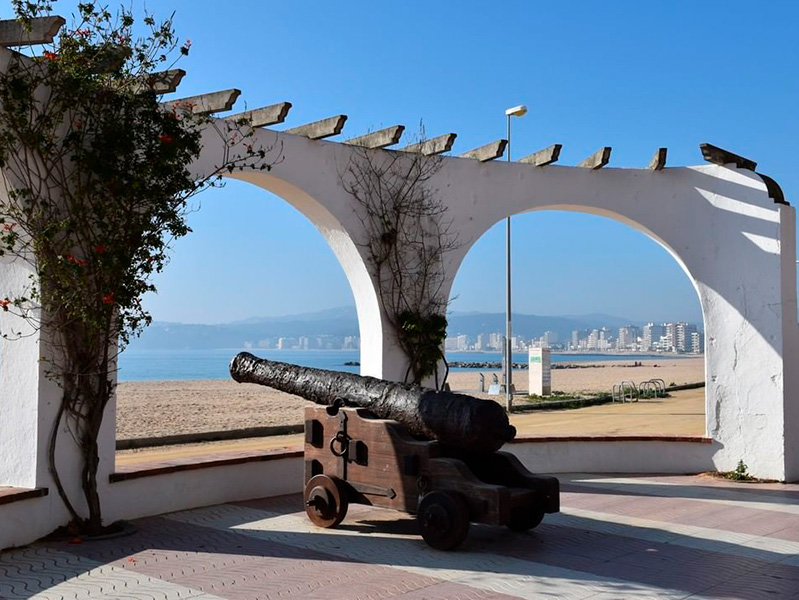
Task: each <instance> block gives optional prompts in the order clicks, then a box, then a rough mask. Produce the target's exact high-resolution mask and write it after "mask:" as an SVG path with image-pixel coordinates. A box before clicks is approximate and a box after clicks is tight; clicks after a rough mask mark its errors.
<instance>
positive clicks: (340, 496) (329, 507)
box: [303, 475, 349, 528]
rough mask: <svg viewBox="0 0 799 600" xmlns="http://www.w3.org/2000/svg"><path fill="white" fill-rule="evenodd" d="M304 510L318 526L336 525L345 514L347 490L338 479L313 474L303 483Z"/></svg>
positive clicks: (347, 504)
mask: <svg viewBox="0 0 799 600" xmlns="http://www.w3.org/2000/svg"><path fill="white" fill-rule="evenodd" d="M303 499H304V500H305V512H306V513H307V515H308V518H309V519H310V520H311V522H312V523H313V524H314V525H317V526H318V527H325V528H329V527H336V526H337V525H338V524H339V523H341V522H342V521H343V520H344V517H345V516H347V508H348V507H349V502H348V501H347V492H346V489H345V488H344V484H343V482H342V481H340V480H339V479H333V478H331V477H328V476H327V475H314V476H313V477H311V479H310V480H308V483H306V484H305V492H304V494H303Z"/></svg>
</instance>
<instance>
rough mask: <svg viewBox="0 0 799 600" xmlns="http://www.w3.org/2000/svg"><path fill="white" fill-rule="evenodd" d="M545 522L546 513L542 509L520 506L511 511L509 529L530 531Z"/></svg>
mask: <svg viewBox="0 0 799 600" xmlns="http://www.w3.org/2000/svg"><path fill="white" fill-rule="evenodd" d="M543 520H544V511H543V510H542V509H540V508H533V507H522V506H518V507H516V508H514V509H512V510H511V511H510V521H508V529H511V530H513V531H530V530H531V529H534V528H535V527H538V526H539V525H540V524H541V521H543Z"/></svg>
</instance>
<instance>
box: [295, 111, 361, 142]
mask: <svg viewBox="0 0 799 600" xmlns="http://www.w3.org/2000/svg"><path fill="white" fill-rule="evenodd" d="M346 121H347V115H336V116H335V117H328V118H327V119H322V120H320V121H314V122H313V123H306V124H305V125H300V126H299V127H293V128H291V129H286V130H285V133H293V134H294V135H302V136H304V137H307V138H310V139H312V140H321V139H324V138H327V137H330V136H333V135H338V134H339V133H341V130H342V129H344V123H345V122H346Z"/></svg>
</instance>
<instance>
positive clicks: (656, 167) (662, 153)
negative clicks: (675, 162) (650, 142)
mask: <svg viewBox="0 0 799 600" xmlns="http://www.w3.org/2000/svg"><path fill="white" fill-rule="evenodd" d="M667 152H668V149H667V148H658V149H657V151H656V152H655V155H654V156H653V157H652V160H650V161H649V168H650V169H651V170H652V171H662V170H663V167H665V166H666V153H667Z"/></svg>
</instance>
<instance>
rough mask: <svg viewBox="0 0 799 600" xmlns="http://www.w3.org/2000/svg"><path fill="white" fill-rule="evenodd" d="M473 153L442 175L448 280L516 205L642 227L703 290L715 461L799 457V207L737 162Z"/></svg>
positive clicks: (786, 461)
mask: <svg viewBox="0 0 799 600" xmlns="http://www.w3.org/2000/svg"><path fill="white" fill-rule="evenodd" d="M463 162H464V161H462V160H457V159H456V160H452V161H448V162H447V164H446V166H445V168H444V169H442V181H440V182H437V183H438V186H439V188H441V189H445V188H446V189H447V192H448V207H449V209H450V211H451V215H452V216H453V219H454V222H455V224H456V227H457V229H458V231H459V232H460V234H461V241H462V244H463V245H462V248H461V250H460V252H459V253H458V255H457V256H453V257H451V259H450V262H449V264H448V265H447V274H448V277H449V279H450V285H451V282H452V279H453V278H454V275H455V273H456V272H457V269H458V267H459V266H460V262H461V260H462V258H463V254H465V252H466V251H467V250H468V248H469V247H471V245H472V244H473V243H474V241H475V240H476V239H478V238H479V237H481V236H482V235H483V233H485V231H487V230H488V229H489V228H490V227H491V226H493V225H494V224H495V223H496V222H497V221H499V220H501V219H502V218H504V217H505V216H507V215H508V214H518V213H521V212H526V211H531V210H540V209H558V208H561V209H562V208H566V209H568V210H579V211H581V212H591V213H594V214H601V215H605V216H610V217H611V218H614V219H615V220H617V221H621V222H622V223H626V224H628V225H631V226H633V227H634V228H636V229H638V230H640V231H642V232H644V233H645V234H646V235H647V236H649V237H650V238H652V239H654V240H655V241H657V242H659V243H660V244H661V245H663V246H664V247H665V248H666V249H667V250H668V251H669V252H670V253H671V254H672V255H673V256H675V257H676V259H677V261H678V264H680V265H681V266H682V267H683V268H684V270H685V271H686V272H687V273H688V275H689V277H690V279H691V281H692V282H693V284H694V286H695V288H696V290H697V292H698V295H699V298H700V302H701V305H702V312H703V316H704V321H705V331H706V353H705V368H706V378H707V390H706V427H707V432H708V435H709V436H710V437H711V438H712V439H713V441H714V442H715V443H716V450H715V454H714V461H715V464H716V466H717V468H719V469H722V470H729V469H732V468H734V467H735V464H737V461H738V460H739V459H742V458H743V459H744V460H745V461H746V460H748V461H749V462H748V464H750V467H753V468H754V469H756V470H758V471H759V472H762V473H767V472H770V473H773V476H774V477H777V478H784V477H785V473H786V470H788V471H790V470H791V468H795V466H794V464H793V461H794V460H795V458H794V457H792V456H791V453H790V452H788V448H789V446H790V445H791V443H792V442H791V441H790V439H789V438H790V436H787V437H786V424H787V423H788V422H790V421H791V419H793V418H795V417H793V416H792V414H791V411H795V410H796V406H795V404H791V402H792V398H791V397H790V395H791V394H790V393H789V390H790V392H791V393H792V391H793V389H794V387H793V386H794V383H793V374H792V372H791V368H790V367H789V368H785V367H786V365H788V364H790V362H789V361H790V358H789V357H793V356H796V352H797V327H796V318H795V310H796V291H795V287H796V286H795V283H796V280H795V277H796V273H795V265H793V263H794V260H795V230H794V224H793V219H794V214H795V213H794V211H793V208H792V207H790V206H786V205H782V204H775V203H774V201H773V200H772V199H771V198H770V197H769V195H768V191H767V188H766V185H765V184H764V183H763V181H762V179H760V178H759V177H758V176H757V175H756V174H755V173H753V172H751V171H748V170H745V169H737V168H734V167H732V166H731V165H726V166H716V165H712V166H703V167H685V168H674V169H666V170H665V171H662V172H652V171H647V170H636V169H607V170H602V171H592V170H589V169H579V168H573V167H553V166H550V167H544V168H535V167H528V166H526V165H521V164H514V163H510V164H494V165H490V166H488V165H479V166H476V167H474V166H473V165H472V167H473V168H472V173H471V175H466V173H465V171H466V169H467V167H469V166H470V165H466V164H462V163H463ZM447 291H449V288H448V290H447ZM783 399H785V401H783ZM769 456H770V458H768V457H769Z"/></svg>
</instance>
